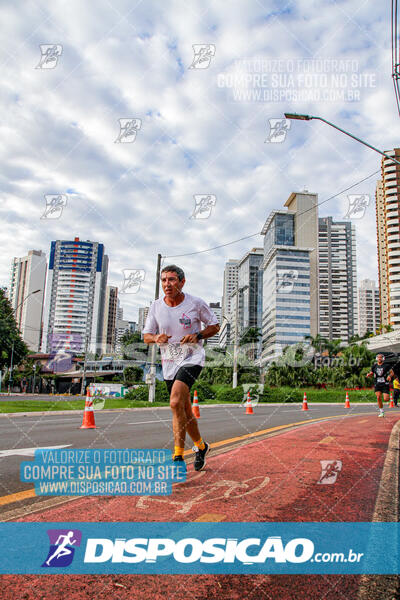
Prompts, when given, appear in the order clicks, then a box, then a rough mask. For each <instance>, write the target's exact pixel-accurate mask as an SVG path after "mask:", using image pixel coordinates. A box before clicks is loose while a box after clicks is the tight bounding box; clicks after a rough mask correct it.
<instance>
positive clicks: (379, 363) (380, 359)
mask: <svg viewBox="0 0 400 600" xmlns="http://www.w3.org/2000/svg"><path fill="white" fill-rule="evenodd" d="M376 361H377V363H378V365H381V364H382V363H383V356H382V355H381V354H380V355H379V356H377V357H376Z"/></svg>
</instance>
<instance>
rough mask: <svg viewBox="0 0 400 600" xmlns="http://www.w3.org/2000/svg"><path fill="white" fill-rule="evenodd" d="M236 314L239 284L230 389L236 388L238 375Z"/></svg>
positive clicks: (236, 314) (236, 318)
mask: <svg viewBox="0 0 400 600" xmlns="http://www.w3.org/2000/svg"><path fill="white" fill-rule="evenodd" d="M238 314H239V282H238V284H237V286H236V306H235V341H234V345H233V379H232V387H233V388H236V387H237V380H238V373H237V366H238V365H237V363H238Z"/></svg>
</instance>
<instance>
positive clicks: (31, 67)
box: [0, 0, 399, 318]
mask: <svg viewBox="0 0 400 600" xmlns="http://www.w3.org/2000/svg"><path fill="white" fill-rule="evenodd" d="M263 5H264V6H263ZM35 7H36V8H35ZM29 8H30V11H31V12H30V14H31V16H30V18H29V19H27V18H25V17H24V16H23V12H22V11H20V12H17V10H16V9H15V8H12V7H10V6H8V7H7V8H3V9H2V12H3V16H2V22H3V23H7V27H6V28H5V31H4V35H5V36H6V37H5V41H4V43H3V46H2V49H3V53H2V65H3V69H2V71H3V75H2V79H3V85H4V92H3V95H2V97H1V99H0V102H1V104H0V106H1V109H2V114H3V115H4V118H3V119H2V122H1V123H0V128H1V134H2V135H1V137H0V160H1V164H2V173H3V175H2V178H1V198H2V202H1V205H0V215H1V220H2V224H3V228H2V234H3V235H2V251H1V254H0V282H1V283H2V284H4V285H8V275H9V269H10V261H11V259H12V257H13V256H22V255H24V254H25V253H26V252H27V251H28V250H29V249H31V248H36V249H42V250H44V251H45V252H46V253H47V254H48V252H49V247H50V241H51V240H54V239H67V238H71V237H75V236H79V237H80V238H81V239H91V240H95V241H101V242H103V243H104V244H105V247H106V252H107V254H108V255H109V257H110V272H109V283H110V284H113V285H119V284H120V283H121V282H122V269H127V268H143V269H145V271H146V279H145V281H144V282H143V284H142V287H141V290H140V291H139V293H138V294H127V295H126V296H125V297H124V299H123V305H124V308H125V315H126V316H127V317H130V318H135V316H136V309H137V307H138V306H141V305H144V304H146V303H148V302H149V300H150V298H151V297H152V296H153V294H154V274H155V265H156V257H157V253H158V252H161V253H162V254H165V255H168V256H169V255H175V254H187V253H190V252H195V251H198V250H203V249H205V248H208V247H213V246H218V245H220V244H224V243H227V242H230V241H231V240H234V239H237V238H241V237H243V236H245V235H249V234H251V233H255V232H257V231H259V230H260V229H261V227H262V225H263V223H264V221H265V219H266V217H267V216H268V214H269V212H270V211H271V210H273V209H276V208H282V207H283V204H284V202H285V200H286V199H287V197H288V196H289V195H290V193H291V192H292V191H298V190H301V189H303V187H304V186H306V187H307V188H308V189H309V190H310V191H312V192H316V193H318V195H319V199H320V200H321V201H322V200H325V199H326V198H328V197H329V196H331V195H333V194H336V193H337V192H339V191H341V190H342V189H344V188H346V187H348V186H350V185H352V184H353V183H355V182H356V181H358V180H360V179H362V178H363V177H365V176H367V175H369V174H370V173H372V172H373V171H376V170H378V169H379V166H380V157H379V155H378V154H375V153H374V152H373V151H371V150H369V149H367V148H365V147H363V146H361V145H360V144H358V143H357V142H355V141H353V140H350V139H349V138H346V136H344V135H343V134H341V133H339V132H337V131H335V130H334V129H332V128H330V127H329V126H328V125H326V124H324V123H321V122H318V121H312V122H292V127H291V129H290V131H289V132H288V135H287V138H286V141H285V142H284V143H282V144H266V143H264V142H265V139H266V136H267V134H268V119H269V118H278V117H281V116H283V113H284V112H285V111H286V110H292V111H295V112H308V113H310V114H314V115H319V116H322V117H324V118H326V119H328V120H330V121H332V122H334V123H336V124H337V125H338V126H340V127H342V128H344V129H347V130H348V131H350V132H352V133H353V134H355V135H357V136H358V137H360V138H362V139H365V140H367V141H369V142H370V143H371V144H374V145H376V146H378V147H379V148H381V149H383V148H386V149H388V148H392V147H394V146H397V145H398V144H399V128H398V122H399V121H398V115H397V111H396V106H395V99H394V93H393V89H392V81H391V74H390V60H391V49H390V27H389V25H390V23H389V22H388V18H389V17H388V11H387V10H386V7H385V6H383V5H379V4H376V3H373V2H372V1H371V0H370V1H368V2H364V3H363V4H361V5H360V4H359V3H358V2H357V1H356V0H347V1H346V2H334V3H333V2H332V3H327V2H322V1H321V0H319V1H315V2H310V1H309V0H307V1H306V0H296V2H289V3H288V5H287V8H282V4H281V3H278V2H273V1H271V0H264V2H253V3H248V2H245V0H240V1H239V2H236V3H231V4H230V5H229V10H227V7H226V6H225V5H223V4H218V3H212V2H210V1H209V0H208V1H205V2H202V3H201V4H196V5H193V4H191V3H190V4H187V5H185V4H182V3H181V2H171V3H166V4H165V5H163V4H160V3H155V2H146V3H144V2H142V3H140V4H138V5H137V6H134V5H133V4H132V3H130V2H128V1H125V0H124V1H118V2H112V3H109V2H106V1H103V2H98V3H96V6H91V5H90V3H89V4H88V3H80V2H78V1H77V0H72V1H70V2H68V3H65V2H53V3H51V5H48V4H47V3H44V2H37V3H35V5H32V4H29ZM44 43H57V44H62V46H63V53H62V55H61V57H60V58H59V63H58V65H57V67H56V68H55V69H50V70H43V69H42V70H41V69H35V66H36V65H37V64H38V62H39V58H40V52H39V44H44ZM199 43H207V44H215V47H216V54H215V57H213V58H212V60H211V63H210V66H209V68H208V69H202V70H201V69H189V68H188V67H189V65H190V64H191V62H192V59H193V49H192V45H193V44H199ZM254 57H258V58H262V59H264V60H266V61H270V63H269V64H271V61H272V60H278V59H281V60H282V64H283V65H285V64H286V65H288V64H289V63H288V62H285V61H289V60H292V61H294V62H295V61H297V60H303V59H307V60H312V59H316V58H318V59H329V60H332V59H333V60H340V59H352V60H354V61H356V62H357V69H356V73H355V74H356V75H357V76H359V75H365V74H367V73H369V74H372V75H375V76H376V81H375V83H374V84H373V83H372V80H371V81H369V83H368V82H367V84H366V87H362V88H360V100H359V101H356V102H351V103H350V102H345V101H343V100H340V99H337V100H336V101H329V102H328V101H324V100H323V99H319V100H318V99H316V100H305V101H301V102H299V101H292V100H290V99H282V100H281V101H266V102H257V101H249V102H239V101H236V102H235V101H234V100H233V99H232V90H231V89H222V88H220V87H218V85H217V82H218V75H219V74H221V73H227V72H229V71H232V70H233V69H234V68H235V61H240V60H246V59H251V58H254ZM285 73H286V75H287V72H286V71H285V66H283V74H285ZM268 78H269V79H268V81H269V85H271V78H270V74H268ZM318 81H319V82H320V81H321V80H318ZM317 89H321V88H320V87H318V84H317ZM267 91H268V90H267ZM127 117H136V118H140V119H141V120H142V127H141V129H140V130H139V131H138V134H137V139H136V141H135V142H134V143H133V144H115V143H114V142H115V139H116V137H117V135H118V132H119V125H118V119H120V118H127ZM376 179H377V177H373V178H372V179H369V180H367V181H366V182H365V183H363V184H360V186H358V187H357V188H355V189H354V190H351V191H350V192H348V193H368V194H370V196H371V203H370V206H369V208H368V210H367V212H366V215H365V217H364V218H363V219H362V220H359V221H357V222H356V228H357V242H358V270H359V278H360V279H362V278H365V277H369V278H375V279H376V278H377V271H376V242H375V237H376V236H375V211H374V189H375V182H376ZM68 190H74V191H75V192H76V193H75V194H73V193H71V192H70V193H68ZM48 193H66V194H67V195H68V205H67V207H66V208H65V210H64V212H63V215H62V217H61V219H60V220H58V221H57V220H54V221H47V222H45V221H43V220H41V219H40V216H41V214H42V212H43V209H44V195H45V194H48ZM202 193H211V194H215V195H216V197H217V204H216V207H215V208H214V209H213V211H212V215H211V217H210V219H209V220H208V221H204V222H200V221H196V220H193V219H192V220H191V219H190V218H189V217H190V214H191V212H192V210H193V206H194V200H193V195H194V194H202ZM346 195H347V193H344V194H342V195H341V196H340V197H339V198H336V199H334V200H331V201H329V202H327V203H325V204H323V205H322V206H321V208H320V215H321V216H328V215H332V216H333V217H334V218H337V219H341V218H342V217H343V215H344V212H345V210H346V206H347V199H346ZM260 245H262V238H261V237H255V238H252V239H250V240H245V241H241V242H239V243H237V244H235V245H232V246H228V247H226V248H222V249H219V250H217V251H214V252H210V253H205V254H198V255H194V256H187V257H182V258H176V259H173V260H174V261H176V262H178V263H181V264H182V265H183V267H184V269H185V270H186V271H187V289H188V290H190V291H191V292H192V293H194V294H197V295H200V296H203V297H204V298H205V299H206V300H209V301H215V300H218V299H220V296H221V293H222V273H223V267H224V263H225V261H226V260H227V259H228V258H231V257H240V256H242V255H243V254H244V253H245V252H246V251H248V250H249V249H250V248H251V247H253V246H260ZM171 260H172V259H171ZM165 261H168V262H170V259H165Z"/></svg>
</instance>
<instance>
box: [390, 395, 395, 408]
mask: <svg viewBox="0 0 400 600" xmlns="http://www.w3.org/2000/svg"><path fill="white" fill-rule="evenodd" d="M389 408H394V402H393V392H390V404H389Z"/></svg>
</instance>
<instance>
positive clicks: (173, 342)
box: [142, 294, 218, 379]
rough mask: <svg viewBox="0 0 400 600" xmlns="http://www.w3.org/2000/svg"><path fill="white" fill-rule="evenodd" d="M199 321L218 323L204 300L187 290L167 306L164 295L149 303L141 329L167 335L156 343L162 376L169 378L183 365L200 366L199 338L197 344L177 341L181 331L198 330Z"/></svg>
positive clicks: (202, 350)
mask: <svg viewBox="0 0 400 600" xmlns="http://www.w3.org/2000/svg"><path fill="white" fill-rule="evenodd" d="M202 323H204V325H205V326H206V327H207V326H208V325H218V319H217V317H216V315H215V314H214V313H213V311H212V310H211V308H210V307H209V306H208V305H207V304H206V303H205V302H204V300H202V299H201V298H197V297H196V296H191V295H190V294H185V297H184V299H183V302H181V303H180V304H178V306H168V304H166V303H165V302H164V298H159V299H158V300H155V301H154V302H153V304H152V305H151V306H150V310H149V314H148V316H147V319H146V324H145V326H144V329H143V331H142V333H143V334H144V333H152V334H157V333H166V334H167V335H170V336H171V337H170V339H169V340H168V344H162V345H161V346H160V350H161V362H162V368H163V375H164V379H173V378H174V377H175V375H176V373H177V371H178V369H179V368H180V367H182V366H183V365H200V366H202V367H204V363H205V352H204V348H203V340H199V342H197V344H181V343H180V341H181V339H182V338H183V336H184V335H189V334H190V333H197V332H198V331H200V330H201V329H202V327H201V324H202Z"/></svg>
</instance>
